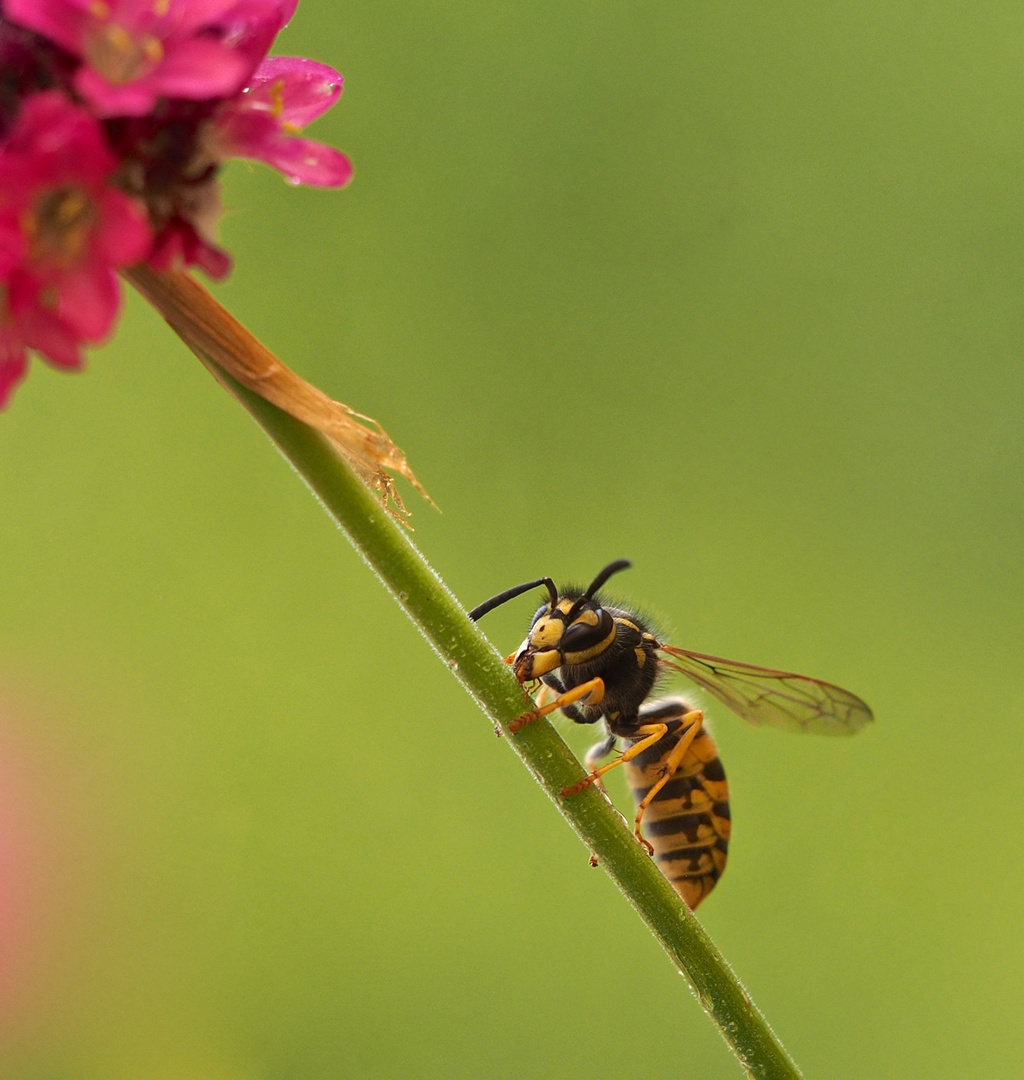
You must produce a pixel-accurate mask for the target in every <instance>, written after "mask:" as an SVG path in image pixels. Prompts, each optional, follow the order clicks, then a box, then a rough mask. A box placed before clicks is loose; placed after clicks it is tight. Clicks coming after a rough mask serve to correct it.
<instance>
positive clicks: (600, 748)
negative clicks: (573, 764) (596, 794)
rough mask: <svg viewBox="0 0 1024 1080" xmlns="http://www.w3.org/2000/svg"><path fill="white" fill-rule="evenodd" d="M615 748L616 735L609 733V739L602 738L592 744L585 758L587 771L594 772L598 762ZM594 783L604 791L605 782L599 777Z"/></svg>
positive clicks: (584, 765) (584, 764) (584, 763)
mask: <svg viewBox="0 0 1024 1080" xmlns="http://www.w3.org/2000/svg"><path fill="white" fill-rule="evenodd" d="M614 749H615V736H614V735H609V736H608V738H607V739H602V740H601V741H600V742H599V743H598V744H597V745H596V746H592V747H591V748H590V749H589V750H588V751H587V756H586V757H585V758H584V759H583V767H584V768H585V769H586V770H587V772H593V771H594V770H595V769H596V768H597V763H598V762H599V761H600V760H601V759H602V758H606V757H607V756H608V755H609V754H610V753H611V752H612V751H613V750H614ZM594 783H595V784H596V785H597V787H599V788H600V789H601V790H602V791H604V782H603V781H602V780H601V778H600V777H598V778H597V779H596V780H595V781H594Z"/></svg>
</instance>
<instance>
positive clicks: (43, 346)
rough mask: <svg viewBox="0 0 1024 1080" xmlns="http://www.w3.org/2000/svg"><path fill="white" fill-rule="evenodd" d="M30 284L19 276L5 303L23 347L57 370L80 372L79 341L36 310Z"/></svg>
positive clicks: (50, 315)
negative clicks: (36, 353)
mask: <svg viewBox="0 0 1024 1080" xmlns="http://www.w3.org/2000/svg"><path fill="white" fill-rule="evenodd" d="M37 300H38V295H37V293H36V291H35V288H34V284H33V283H32V282H31V281H26V280H24V278H23V276H22V275H19V277H18V278H16V279H14V280H12V281H11V285H10V291H9V294H8V302H9V305H10V310H11V314H12V315H13V317H14V322H15V324H16V325H17V329H18V331H19V333H20V334H21V337H22V340H23V341H24V343H25V344H26V345H27V346H29V348H32V349H35V350H36V352H38V353H41V354H42V355H43V356H45V357H46V359H48V360H49V361H50V362H51V363H54V364H56V365H58V366H59V367H66V368H80V367H81V366H82V353H81V350H80V349H79V339H78V338H77V336H76V335H75V334H73V333H72V332H71V330H70V329H69V328H68V327H67V326H66V325H65V324H64V323H63V322H62V321H61V320H60V318H59V317H58V316H57V315H55V314H54V313H53V312H52V311H50V310H48V309H44V308H42V307H40V306H39V304H38V302H37Z"/></svg>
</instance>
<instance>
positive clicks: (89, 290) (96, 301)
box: [56, 264, 121, 341]
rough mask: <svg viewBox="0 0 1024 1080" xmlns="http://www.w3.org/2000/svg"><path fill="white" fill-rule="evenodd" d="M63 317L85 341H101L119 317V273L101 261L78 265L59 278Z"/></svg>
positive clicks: (67, 324) (72, 329) (57, 282)
mask: <svg viewBox="0 0 1024 1080" xmlns="http://www.w3.org/2000/svg"><path fill="white" fill-rule="evenodd" d="M56 285H57V289H58V292H59V294H60V315H59V318H60V321H61V322H62V323H64V324H65V326H67V328H68V329H69V330H70V331H71V332H72V333H74V334H75V335H76V336H77V337H78V338H79V339H80V340H82V341H99V340H100V339H101V338H103V337H106V335H107V332H108V331H109V330H110V327H111V326H112V325H113V323H114V320H115V319H116V318H117V310H118V308H119V307H120V303H121V290H120V286H119V285H118V280H117V275H116V274H115V273H114V271H113V270H111V269H110V268H109V267H107V266H105V265H100V264H94V265H88V264H87V265H85V266H76V267H74V268H73V269H70V270H67V271H65V272H64V273H63V274H61V275H60V277H59V278H58V279H57V281H56Z"/></svg>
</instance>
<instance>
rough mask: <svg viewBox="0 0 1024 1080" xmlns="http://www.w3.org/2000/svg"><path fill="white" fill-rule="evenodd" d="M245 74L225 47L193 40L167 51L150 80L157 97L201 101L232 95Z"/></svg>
mask: <svg viewBox="0 0 1024 1080" xmlns="http://www.w3.org/2000/svg"><path fill="white" fill-rule="evenodd" d="M247 72H248V65H247V64H246V62H245V60H244V58H243V57H241V56H239V55H238V54H237V53H234V52H232V51H231V50H230V49H229V48H227V47H226V46H224V45H221V44H220V43H219V42H217V41H209V40H207V39H206V38H192V39H191V40H189V41H183V42H181V43H180V44H178V45H176V46H175V47H174V49H173V50H171V51H169V52H168V54H167V56H166V57H165V58H164V61H163V63H162V64H161V65H160V66H159V67H158V68H157V69H156V71H154V72H153V74H152V76H150V78H152V80H153V83H154V85H155V87H156V88H157V89H158V94H159V96H162V97H179V98H187V99H189V100H200V99H202V98H217V97H226V96H227V95H228V94H233V93H234V92H235V91H236V90H238V88H239V87H240V86H241V84H242V82H243V81H244V80H245V76H246V74H247Z"/></svg>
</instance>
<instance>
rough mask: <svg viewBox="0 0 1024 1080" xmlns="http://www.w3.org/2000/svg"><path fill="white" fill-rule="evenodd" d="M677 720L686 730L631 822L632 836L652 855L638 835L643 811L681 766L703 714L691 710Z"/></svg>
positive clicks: (651, 850)
mask: <svg viewBox="0 0 1024 1080" xmlns="http://www.w3.org/2000/svg"><path fill="white" fill-rule="evenodd" d="M679 720H680V722H681V723H682V726H683V727H684V728H685V729H686V730H685V731H683V734H682V735H681V736H680V739H679V742H677V743H676V745H675V746H673V747H672V750H671V752H670V753H669V755H668V757H666V758H665V761H664V763H663V765H662V769H663V770H664V771H663V772H662V775H661V779H660V780H656V781H655V782H654V784H653V786H652V787H651V789H650V790H649V791H648V792H647V794H646V795H645V796H644V797H643V798H642V799H641V800H640V802H639V803H638V804H637V808H636V818H635V819H634V821H633V835H634V836H635V837H636V838H637V840H639V841H640V843H641V844H643V845H644V847H645V848H647V850H648V851H649V852H650V854H652V855H653V854H654V848H652V847H651V845H650V844H649V843H647V841H646V840H645V839H644V838H643V837H642V836H641V835H640V822H641V821H643V819H644V811H645V810H646V809H647V807H648V806H650V805H651V803H652V802H653V801H654V798H655V797H656V796H657V794H658V792H659V791H661V789H662V788H663V787H664V786H665V785H666V784H667V783H668V782H669V780H671V779H672V777H673V776H674V775H675V772H676V769H678V768H679V766H680V765H681V764H682V762H683V758H684V757H686V752H687V750H689V749H690V744H691V743H692V742H693V740H694V739H696V738H697V732H699V731H700V729H701V727H702V726H703V724H704V714H703V713H702V712H701V711H700V710H699V709H691V711H690V712H688V713H684V714H683V715H682V716H680V717H679Z"/></svg>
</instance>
